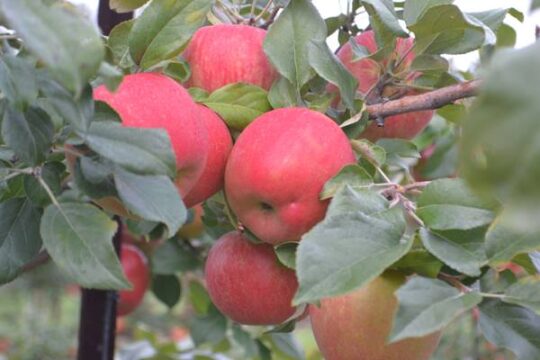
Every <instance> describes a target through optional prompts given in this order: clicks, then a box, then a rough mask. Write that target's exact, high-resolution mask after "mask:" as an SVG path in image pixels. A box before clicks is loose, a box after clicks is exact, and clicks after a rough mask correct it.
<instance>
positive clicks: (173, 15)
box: [129, 0, 212, 70]
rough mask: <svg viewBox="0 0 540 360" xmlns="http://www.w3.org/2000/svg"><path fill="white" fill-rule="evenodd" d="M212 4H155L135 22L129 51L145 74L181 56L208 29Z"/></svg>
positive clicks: (181, 0)
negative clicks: (200, 30) (200, 31)
mask: <svg viewBox="0 0 540 360" xmlns="http://www.w3.org/2000/svg"><path fill="white" fill-rule="evenodd" d="M211 4H212V1H211V0H154V1H152V2H151V3H150V5H149V6H148V7H147V8H146V9H145V10H144V11H143V13H142V14H141V16H140V17H138V18H137V19H136V20H135V23H134V24H133V28H132V29H131V32H130V33H129V51H130V53H131V57H132V58H133V60H134V61H135V62H136V63H137V64H139V65H140V66H141V68H142V69H143V70H145V69H149V68H150V67H152V66H154V65H156V64H158V63H160V62H161V61H163V60H168V59H171V58H173V57H174V56H176V55H178V54H179V53H180V51H182V48H183V47H184V46H185V45H186V43H187V42H188V41H189V39H190V38H191V36H192V35H193V34H194V33H195V31H196V30H197V29H198V28H199V27H201V26H202V25H204V23H205V21H206V14H207V13H208V12H209V11H210V6H211Z"/></svg>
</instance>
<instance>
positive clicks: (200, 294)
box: [189, 280, 212, 315]
mask: <svg viewBox="0 0 540 360" xmlns="http://www.w3.org/2000/svg"><path fill="white" fill-rule="evenodd" d="M189 300H190V302H191V305H192V306H193V309H194V310H195V312H196V313H197V314H199V315H204V314H207V313H208V309H209V308H210V305H211V304H212V301H211V300H210V296H209V295H208V293H207V292H206V289H205V288H204V286H202V285H201V283H200V282H198V281H197V280H192V281H191V282H190V283H189Z"/></svg>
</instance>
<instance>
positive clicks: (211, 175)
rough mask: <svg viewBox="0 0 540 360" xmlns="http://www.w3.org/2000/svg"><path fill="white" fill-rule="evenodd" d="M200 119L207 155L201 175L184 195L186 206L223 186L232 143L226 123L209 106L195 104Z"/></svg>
mask: <svg viewBox="0 0 540 360" xmlns="http://www.w3.org/2000/svg"><path fill="white" fill-rule="evenodd" d="M197 107H198V110H199V118H200V121H201V122H203V123H204V125H205V126H206V130H207V133H208V146H209V149H208V157H207V158H206V165H205V166H204V170H203V173H202V175H201V176H200V177H199V179H198V180H197V183H196V184H195V186H193V188H192V189H191V190H190V191H189V192H188V193H187V195H186V196H185V197H184V203H185V204H186V207H188V208H190V207H192V206H194V205H196V204H198V203H201V202H203V201H204V200H206V199H208V198H209V197H210V196H212V195H214V194H215V193H217V192H218V191H219V190H221V189H222V188H223V177H224V174H225V165H226V164H227V158H228V157H229V153H230V152H231V149H232V146H233V143H232V138H231V134H230V132H229V129H228V128H227V125H225V123H224V122H223V120H221V118H220V117H219V116H218V115H217V114H216V113H215V112H213V111H212V110H210V109H209V108H207V107H205V106H202V105H197Z"/></svg>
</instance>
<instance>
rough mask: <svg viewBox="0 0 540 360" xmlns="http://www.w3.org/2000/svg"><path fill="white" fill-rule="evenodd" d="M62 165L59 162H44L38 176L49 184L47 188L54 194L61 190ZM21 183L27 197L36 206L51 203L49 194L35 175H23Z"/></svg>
mask: <svg viewBox="0 0 540 360" xmlns="http://www.w3.org/2000/svg"><path fill="white" fill-rule="evenodd" d="M63 167H64V166H63V165H62V164H61V163H46V164H45V165H44V166H43V167H42V168H41V170H40V171H41V174H40V177H41V178H42V179H43V181H44V182H45V183H46V184H47V186H49V189H50V190H51V191H52V193H53V194H54V195H58V194H60V193H61V192H62V185H61V178H60V175H61V173H62V172H63V171H64V168H63ZM23 184H24V191H25V193H26V195H27V196H28V199H30V201H32V202H33V203H34V204H35V205H36V206H39V207H45V206H47V205H49V204H50V203H51V199H50V197H49V195H48V194H47V192H46V191H45V189H44V188H43V186H42V185H41V184H40V183H39V181H38V179H37V178H36V177H34V176H25V177H24V183H23Z"/></svg>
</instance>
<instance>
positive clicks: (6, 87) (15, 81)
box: [0, 55, 38, 110]
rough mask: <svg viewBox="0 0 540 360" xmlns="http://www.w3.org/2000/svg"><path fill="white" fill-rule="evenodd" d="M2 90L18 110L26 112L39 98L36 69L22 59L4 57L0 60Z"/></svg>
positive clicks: (0, 84) (0, 86)
mask: <svg viewBox="0 0 540 360" xmlns="http://www.w3.org/2000/svg"><path fill="white" fill-rule="evenodd" d="M0 89H2V95H3V96H4V97H6V98H7V99H8V100H9V101H10V102H11V103H12V104H13V105H14V106H15V107H16V108H18V109H20V110H24V108H25V107H26V106H27V105H31V104H32V103H33V102H34V101H35V100H36V98H37V96H38V87H37V79H36V73H35V69H34V67H33V66H32V65H31V64H30V63H29V62H28V61H27V60H25V59H23V58H21V57H15V56H12V55H3V56H2V58H0Z"/></svg>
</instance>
